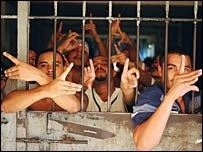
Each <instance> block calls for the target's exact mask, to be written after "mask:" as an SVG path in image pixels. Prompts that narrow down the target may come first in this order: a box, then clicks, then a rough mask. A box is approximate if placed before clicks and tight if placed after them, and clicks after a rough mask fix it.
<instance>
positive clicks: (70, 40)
mask: <svg viewBox="0 0 203 152" xmlns="http://www.w3.org/2000/svg"><path fill="white" fill-rule="evenodd" d="M78 36H79V34H78V33H76V32H71V31H70V30H69V33H68V35H67V36H66V37H65V40H63V41H62V40H61V41H62V42H61V43H60V44H59V46H58V51H59V52H61V53H65V52H68V51H71V50H73V49H75V48H76V47H77V46H78V41H77V37H78Z"/></svg>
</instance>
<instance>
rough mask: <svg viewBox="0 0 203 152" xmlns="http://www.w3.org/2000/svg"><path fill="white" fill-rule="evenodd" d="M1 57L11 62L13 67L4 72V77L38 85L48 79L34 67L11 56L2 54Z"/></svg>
mask: <svg viewBox="0 0 203 152" xmlns="http://www.w3.org/2000/svg"><path fill="white" fill-rule="evenodd" d="M3 55H4V56H5V57H7V58H8V59H9V60H11V61H12V62H13V63H14V64H15V65H14V66H12V67H10V68H8V69H7V70H5V72H4V73H5V75H6V76H7V77H9V78H10V79H19V80H24V81H36V82H38V83H40V81H41V79H42V78H43V77H44V78H45V79H49V77H48V76H47V75H46V74H44V73H43V72H42V71H40V70H39V69H37V68H36V67H34V66H32V65H30V64H28V63H25V62H23V61H21V60H19V59H17V58H15V57H14V56H12V55H11V54H9V53H7V52H4V53H3Z"/></svg>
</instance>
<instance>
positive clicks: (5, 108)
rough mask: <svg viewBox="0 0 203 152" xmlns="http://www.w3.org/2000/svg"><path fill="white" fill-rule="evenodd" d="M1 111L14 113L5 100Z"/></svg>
mask: <svg viewBox="0 0 203 152" xmlns="http://www.w3.org/2000/svg"><path fill="white" fill-rule="evenodd" d="M1 111H2V112H4V113H12V111H11V110H9V108H8V106H6V104H5V103H4V102H3V103H2V104H1Z"/></svg>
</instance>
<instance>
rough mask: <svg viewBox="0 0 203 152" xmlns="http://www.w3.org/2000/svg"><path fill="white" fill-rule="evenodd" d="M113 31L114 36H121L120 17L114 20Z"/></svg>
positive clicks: (119, 15)
mask: <svg viewBox="0 0 203 152" xmlns="http://www.w3.org/2000/svg"><path fill="white" fill-rule="evenodd" d="M118 17H119V18H120V17H121V14H118ZM111 32H112V35H113V36H121V33H122V31H121V28H120V19H119V20H114V21H113V22H112V27H111Z"/></svg>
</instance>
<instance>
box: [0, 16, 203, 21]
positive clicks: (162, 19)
mask: <svg viewBox="0 0 203 152" xmlns="http://www.w3.org/2000/svg"><path fill="white" fill-rule="evenodd" d="M16 18H17V17H15V15H13V16H8V15H1V19H16ZM55 18H57V19H61V20H90V19H92V20H109V18H108V17H85V18H83V17H64V16H29V17H28V19H30V20H33V19H50V20H53V19H55ZM118 19H120V20H121V21H137V20H140V21H153V22H164V21H165V20H166V18H155V17H152V18H149V17H140V18H137V17H120V18H118V17H114V18H112V20H118ZM168 20H169V21H170V22H194V21H196V22H202V19H201V18H199V19H191V18H169V19H168Z"/></svg>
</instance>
